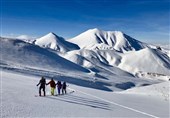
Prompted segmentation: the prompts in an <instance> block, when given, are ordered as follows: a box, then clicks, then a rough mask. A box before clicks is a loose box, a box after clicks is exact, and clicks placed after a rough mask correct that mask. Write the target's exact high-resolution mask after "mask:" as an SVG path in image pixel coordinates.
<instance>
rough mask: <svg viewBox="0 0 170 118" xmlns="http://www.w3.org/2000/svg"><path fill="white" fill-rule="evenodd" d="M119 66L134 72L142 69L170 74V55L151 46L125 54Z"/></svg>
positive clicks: (143, 70)
mask: <svg viewBox="0 0 170 118" xmlns="http://www.w3.org/2000/svg"><path fill="white" fill-rule="evenodd" d="M118 66H119V67H120V68H122V69H123V70H126V71H128V72H133V73H134V74H135V73H138V72H139V71H142V72H148V73H157V74H163V75H170V60H169V57H168V56H167V55H165V54H164V53H162V52H161V51H159V50H154V49H151V48H145V49H142V50H139V51H135V52H129V53H126V54H124V55H123V56H122V60H121V63H120V64H119V65H118Z"/></svg>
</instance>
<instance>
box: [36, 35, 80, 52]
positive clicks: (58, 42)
mask: <svg viewBox="0 0 170 118" xmlns="http://www.w3.org/2000/svg"><path fill="white" fill-rule="evenodd" d="M34 43H35V44H36V45H39V46H40V47H44V48H51V49H54V50H57V51H60V52H67V51H70V50H77V49H79V47H78V46H77V45H76V44H73V43H70V42H67V41H66V40H65V39H64V38H62V37H59V36H57V35H56V34H54V33H52V32H50V33H49V34H47V35H45V36H43V37H41V38H39V39H36V40H35V41H34Z"/></svg>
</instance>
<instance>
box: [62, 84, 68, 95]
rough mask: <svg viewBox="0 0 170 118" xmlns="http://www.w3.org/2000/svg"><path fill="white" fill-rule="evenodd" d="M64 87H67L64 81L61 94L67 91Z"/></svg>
mask: <svg viewBox="0 0 170 118" xmlns="http://www.w3.org/2000/svg"><path fill="white" fill-rule="evenodd" d="M66 87H67V85H66V82H63V84H62V94H64V93H65V94H66V93H67V91H66Z"/></svg>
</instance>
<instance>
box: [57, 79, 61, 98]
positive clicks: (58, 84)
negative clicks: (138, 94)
mask: <svg viewBox="0 0 170 118" xmlns="http://www.w3.org/2000/svg"><path fill="white" fill-rule="evenodd" d="M56 85H57V88H58V95H60V90H61V87H62V85H61V82H60V81H58V82H57V84H56Z"/></svg>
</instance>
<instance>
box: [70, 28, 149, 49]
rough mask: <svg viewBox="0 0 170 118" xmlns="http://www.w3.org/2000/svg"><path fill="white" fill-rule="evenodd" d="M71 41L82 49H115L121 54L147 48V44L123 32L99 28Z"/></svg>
mask: <svg viewBox="0 0 170 118" xmlns="http://www.w3.org/2000/svg"><path fill="white" fill-rule="evenodd" d="M69 41H70V42H72V43H75V44H77V45H78V46H79V47H80V48H86V49H91V48H92V49H115V50H117V51H120V52H126V51H129V50H140V49H143V48H144V47H147V45H146V44H145V43H142V42H140V41H137V40H135V39H133V38H131V37H130V36H128V35H126V34H124V33H122V32H121V31H102V30H99V29H97V28H95V29H90V30H87V31H86V32H84V33H82V34H80V35H78V36H76V37H74V38H72V39H70V40H69Z"/></svg>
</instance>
